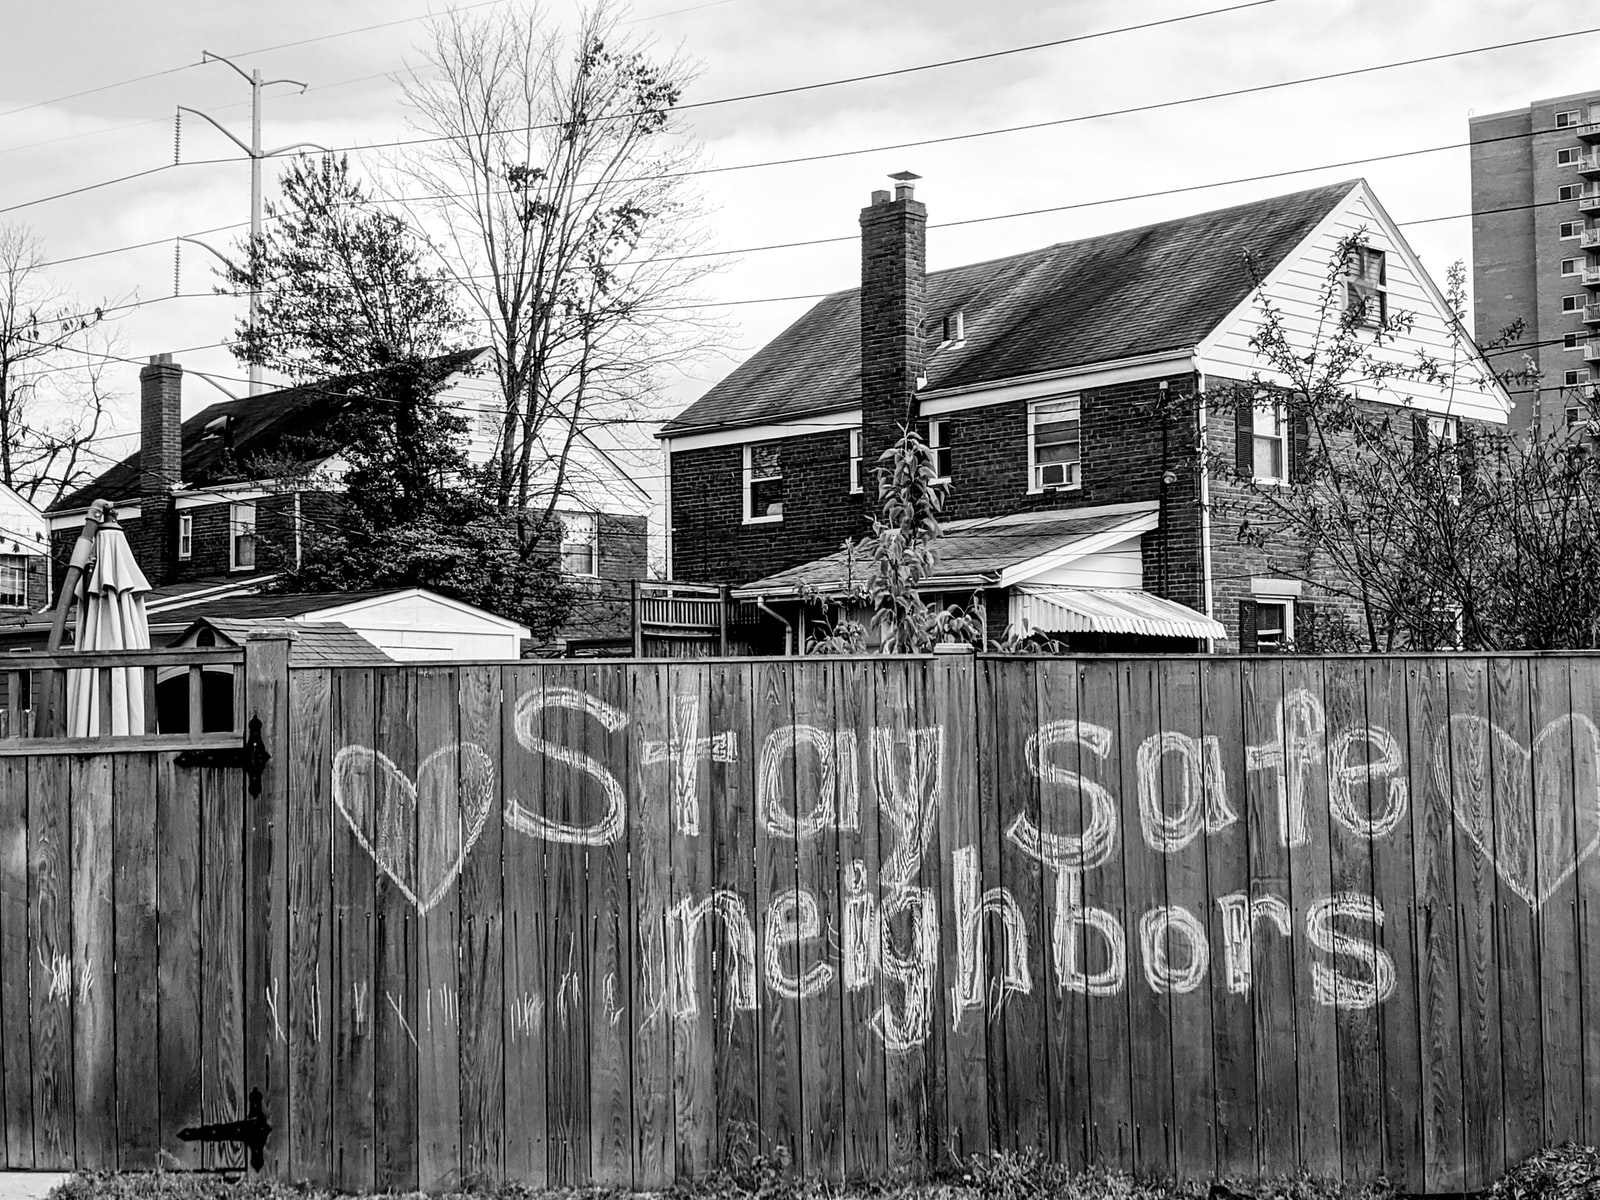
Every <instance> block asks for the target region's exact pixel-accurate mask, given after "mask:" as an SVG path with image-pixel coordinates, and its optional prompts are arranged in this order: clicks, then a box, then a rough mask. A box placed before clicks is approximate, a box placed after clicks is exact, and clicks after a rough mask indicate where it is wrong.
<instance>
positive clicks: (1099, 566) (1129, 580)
mask: <svg viewBox="0 0 1600 1200" xmlns="http://www.w3.org/2000/svg"><path fill="white" fill-rule="evenodd" d="M1139 542H1140V538H1139V537H1138V536H1135V537H1132V538H1129V539H1128V541H1126V542H1124V543H1123V544H1122V545H1120V546H1113V547H1112V548H1110V549H1109V550H1102V551H1101V552H1100V553H1098V554H1086V555H1084V556H1083V557H1082V558H1075V559H1073V560H1072V561H1071V562H1068V563H1063V564H1062V565H1061V566H1059V567H1054V568H1052V569H1051V570H1049V571H1045V572H1044V573H1043V574H1040V575H1038V576H1036V577H1034V578H1032V579H1029V580H1028V583H1029V585H1030V586H1032V585H1038V586H1050V587H1079V588H1121V589H1128V588H1132V589H1135V590H1137V589H1139V588H1142V587H1144V562H1143V559H1142V557H1141V556H1140V553H1139Z"/></svg>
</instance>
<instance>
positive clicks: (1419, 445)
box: [1411, 413, 1428, 466]
mask: <svg viewBox="0 0 1600 1200" xmlns="http://www.w3.org/2000/svg"><path fill="white" fill-rule="evenodd" d="M1427 461H1428V418H1427V417H1425V416H1423V415H1422V414H1421V413H1412V414H1411V464H1412V466H1420V465H1421V464H1423V463H1425V462H1427Z"/></svg>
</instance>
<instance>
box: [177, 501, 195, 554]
mask: <svg viewBox="0 0 1600 1200" xmlns="http://www.w3.org/2000/svg"><path fill="white" fill-rule="evenodd" d="M193 557H194V514H193V513H186V512H181V513H179V514H178V561H179V562H188V561H189V560H190V559H191V558H193Z"/></svg>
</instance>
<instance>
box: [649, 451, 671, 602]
mask: <svg viewBox="0 0 1600 1200" xmlns="http://www.w3.org/2000/svg"><path fill="white" fill-rule="evenodd" d="M661 478H662V479H663V480H665V481H666V482H665V485H664V487H663V496H662V502H663V506H664V507H663V509H662V514H661V526H662V536H663V537H664V538H665V542H664V547H663V549H664V553H663V562H662V564H661V577H662V578H663V579H676V578H677V576H676V575H674V574H673V573H672V439H671V438H662V439H661ZM649 540H650V535H649V531H648V527H647V529H646V533H645V542H646V546H645V558H646V560H647V562H646V570H647V571H648V569H649V563H648V559H649V557H650V550H649Z"/></svg>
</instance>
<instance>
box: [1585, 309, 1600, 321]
mask: <svg viewBox="0 0 1600 1200" xmlns="http://www.w3.org/2000/svg"><path fill="white" fill-rule="evenodd" d="M1583 323H1584V324H1585V325H1600V304H1585V305H1584V306H1583Z"/></svg>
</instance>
